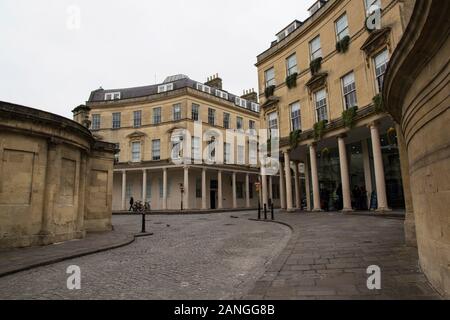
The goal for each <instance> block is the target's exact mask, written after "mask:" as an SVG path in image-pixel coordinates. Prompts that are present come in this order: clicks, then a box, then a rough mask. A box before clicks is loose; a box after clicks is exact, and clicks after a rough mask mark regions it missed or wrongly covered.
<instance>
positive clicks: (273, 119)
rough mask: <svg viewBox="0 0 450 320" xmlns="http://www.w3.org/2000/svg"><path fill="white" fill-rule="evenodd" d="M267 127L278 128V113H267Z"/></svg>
mask: <svg viewBox="0 0 450 320" xmlns="http://www.w3.org/2000/svg"><path fill="white" fill-rule="evenodd" d="M267 127H268V128H269V129H270V130H278V114H277V113H276V112H272V113H269V115H268V116H267Z"/></svg>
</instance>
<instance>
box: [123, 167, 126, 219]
mask: <svg viewBox="0 0 450 320" xmlns="http://www.w3.org/2000/svg"><path fill="white" fill-rule="evenodd" d="M126 196H127V172H126V171H125V170H123V171H122V211H126V210H127V199H126Z"/></svg>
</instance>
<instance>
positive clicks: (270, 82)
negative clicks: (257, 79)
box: [264, 68, 275, 88]
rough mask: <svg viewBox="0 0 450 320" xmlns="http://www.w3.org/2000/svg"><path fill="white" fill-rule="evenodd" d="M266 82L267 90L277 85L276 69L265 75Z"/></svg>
mask: <svg viewBox="0 0 450 320" xmlns="http://www.w3.org/2000/svg"><path fill="white" fill-rule="evenodd" d="M264 76H265V80H266V88H267V87H270V86H274V85H275V69H274V68H270V69H268V70H266V72H265V73H264Z"/></svg>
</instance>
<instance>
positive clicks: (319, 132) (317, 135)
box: [314, 120, 328, 141]
mask: <svg viewBox="0 0 450 320" xmlns="http://www.w3.org/2000/svg"><path fill="white" fill-rule="evenodd" d="M327 123H328V121H327V120H322V121H319V122H317V123H315V124H314V140H316V141H317V140H320V139H322V137H323V134H324V133H325V127H326V126H327Z"/></svg>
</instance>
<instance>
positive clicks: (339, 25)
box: [336, 14, 349, 41]
mask: <svg viewBox="0 0 450 320" xmlns="http://www.w3.org/2000/svg"><path fill="white" fill-rule="evenodd" d="M348 35H349V31H348V21H347V15H346V14H344V15H343V16H341V17H340V18H339V19H338V20H337V21H336V37H337V40H338V41H340V40H342V39H344V38H345V37H346V36H348Z"/></svg>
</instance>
